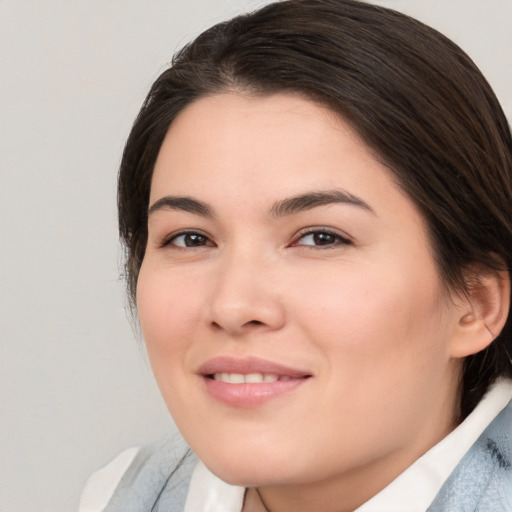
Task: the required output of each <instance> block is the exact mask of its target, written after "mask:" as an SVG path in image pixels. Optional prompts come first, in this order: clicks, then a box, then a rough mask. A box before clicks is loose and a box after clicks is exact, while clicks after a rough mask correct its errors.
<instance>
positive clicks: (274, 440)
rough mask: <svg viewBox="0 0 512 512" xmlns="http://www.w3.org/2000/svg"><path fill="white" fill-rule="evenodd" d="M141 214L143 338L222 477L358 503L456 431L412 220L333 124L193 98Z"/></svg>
mask: <svg viewBox="0 0 512 512" xmlns="http://www.w3.org/2000/svg"><path fill="white" fill-rule="evenodd" d="M150 205H151V206H150V211H149V220H148V230H149V235H148V244H147V249H146V254H145V257H144V261H143V263H142V268H141V271H140V277H139V282H138V310H139V315H140V322H141V325H142V330H143V334H144V338H145V341H146V344H147V349H148V353H149V357H150V360H151V364H152V367H153V370H154V373H155V376H156V379H157V381H158V384H159V386H160V389H161V391H162V394H163V396H164V399H165V401H166V403H167V405H168V407H169V410H170V412H171V414H172V416H173V418H174V420H175V421H176V424H177V425H178V427H179V429H180V430H181V432H182V433H183V435H184V437H185V438H186V440H187V441H188V443H189V444H190V446H191V447H192V449H193V450H194V451H195V452H196V453H197V454H198V455H199V457H200V458H201V459H202V460H203V461H204V462H205V464H206V465H207V466H208V467H209V468H210V469H211V470H213V471H214V472H215V473H216V474H217V475H219V476H220V477H221V478H223V479H224V480H226V481H228V482H231V483H237V484H241V485H260V486H262V487H263V486H286V485H295V484H305V483H308V482H309V483H311V482H315V481H320V480H324V481H328V480H332V479H339V480H340V481H342V479H345V480H344V481H347V478H348V479H349V480H350V479H352V480H351V481H352V483H353V484H357V485H356V487H355V488H357V489H358V491H357V492H359V490H360V489H366V488H368V486H370V487H371V486H372V485H375V486H382V483H384V484H385V483H387V481H389V480H391V479H392V478H393V477H394V476H396V474H398V473H399V472H401V471H402V470H403V469H404V468H405V467H407V466H408V465H409V464H410V463H411V462H412V461H413V460H415V459H416V458H417V457H418V456H419V455H421V454H422V453H424V452H425V451H426V450H427V449H428V448H430V447H431V446H432V445H433V444H435V443H436V442H437V441H438V440H439V439H440V438H442V437H443V436H444V435H446V433H447V432H448V431H449V430H450V429H451V428H453V426H454V417H455V408H456V390H457V379H458V375H459V371H460V364H459V362H458V361H457V360H455V359H453V358H452V357H451V355H450V348H451V341H452V338H453V336H454V332H455V330H456V325H457V323H458V319H459V317H460V310H459V309H458V308H457V305H456V300H455V301H454V300H452V299H450V298H449V297H447V296H446V293H445V292H444V289H443V286H442V284H441V282H440V279H439V276H438V274H437V271H436V267H435V264H434V260H433V257H432V252H431V247H430V244H429V240H428V238H427V234H426V229H425V225H424V222H423V220H422V217H421V216H420V215H419V213H418V211H417V209H416V208H415V206H414V205H413V203H412V202H411V201H410V200H409V199H408V198H407V197H406V196H405V194H404V193H403V192H402V191H401V190H400V188H399V187H398V186H397V185H395V183H394V182H393V180H392V178H391V174H390V172H389V171H388V169H387V168H386V167H384V166H383V165H382V164H381V163H379V162H378V161H377V159H376V158H375V157H374V156H373V155H372V153H371V151H370V150H369V149H368V148H367V147H366V146H365V144H364V143H363V142H362V141H361V139H360V138H359V137H358V136H357V135H356V134H355V133H354V131H352V130H351V128H350V127H349V126H348V124H347V123H345V122H343V121H342V120H340V119H339V118H338V117H336V116H335V115H334V114H333V113H331V112H329V111H328V110H326V109H325V108H323V107H321V106H319V105H317V104H315V103H312V102H309V101H307V100H304V99H301V98H298V97H295V96H292V95H272V96H268V97H248V96H243V95H237V94H223V95H216V96H213V97H207V98H203V99H200V100H198V101H196V102H195V103H193V104H192V105H190V106H189V107H188V108H186V109H185V110H184V111H183V112H182V113H181V114H180V115H179V116H178V118H177V119H176V120H175V121H174V123H173V124H172V126H171V127H170V130H169V132H168V134H167V136H166V138H165V140H164V143H163V145H162V148H161V151H160V154H159V156H158V160H157V163H156V166H155V171H154V176H153V181H152V186H151V197H150ZM384 480H386V482H384ZM358 482H359V483H358ZM368 492H371V491H368Z"/></svg>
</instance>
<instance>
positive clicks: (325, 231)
mask: <svg viewBox="0 0 512 512" xmlns="http://www.w3.org/2000/svg"><path fill="white" fill-rule="evenodd" d="M310 235H328V236H329V237H332V238H334V239H336V241H335V242H333V243H327V244H299V243H298V242H300V241H301V240H304V238H306V237H307V236H310ZM342 245H352V240H350V239H349V238H347V237H346V236H343V235H341V234H340V233H338V232H337V231H335V230H333V229H329V228H323V227H314V228H306V229H304V230H302V231H301V232H300V233H299V236H298V237H297V238H296V240H295V241H294V242H293V243H292V246H293V247H297V246H302V247H308V248H322V249H333V248H335V247H339V246H342Z"/></svg>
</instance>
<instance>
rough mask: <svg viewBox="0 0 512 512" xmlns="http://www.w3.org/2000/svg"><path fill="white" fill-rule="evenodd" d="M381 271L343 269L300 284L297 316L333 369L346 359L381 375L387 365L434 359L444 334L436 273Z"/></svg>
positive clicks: (411, 267)
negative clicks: (371, 366)
mask: <svg viewBox="0 0 512 512" xmlns="http://www.w3.org/2000/svg"><path fill="white" fill-rule="evenodd" d="M402 263H403V262H402ZM385 269H386V270H385V271H382V269H381V267H380V266H378V267H377V268H375V267H372V266H371V265H367V266H364V267H362V266H361V267H359V268H356V267H355V266H354V267H351V266H347V267H346V268H343V269H341V270H340V269H337V272H332V273H329V276H328V277H327V276H324V277H323V278H322V277H321V276H318V275H317V276H314V277H313V278H312V279H310V280H308V281H307V282H303V284H302V286H303V289H302V290H301V293H299V294H297V296H298V297H300V300H299V301H297V302H296V303H295V307H296V308H297V310H300V314H296V315H295V316H296V317H297V318H299V319H300V320H299V321H300V322H301V324H302V326H303V329H305V330H307V331H308V335H309V338H311V339H314V340H315V341H316V343H318V344H319V345H321V346H322V347H323V349H324V350H325V351H326V352H327V353H329V354H330V356H331V359H332V357H334V360H333V361H334V363H333V364H335V365H339V364H342V365H345V364H346V361H347V355H350V356H351V358H354V359H355V360H356V361H354V359H352V361H351V363H354V362H357V365H358V368H361V366H363V365H364V366H370V365H373V366H374V367H375V368H378V369H379V371H380V370H382V371H384V368H386V365H394V364H397V365H398V364H399V363H400V365H401V366H403V364H404V362H406V360H407V358H408V357H409V355H410V357H411V359H415V360H418V356H419V355H420V354H421V355H422V356H423V355H425V356H426V357H432V358H435V357H437V354H436V343H439V344H440V342H441V337H442V336H443V334H442V333H443V332H444V333H446V332H447V330H446V329H445V327H446V326H445V325H443V321H442V317H443V315H442V310H444V309H446V305H445V304H443V302H444V301H443V299H440V291H439V288H440V287H439V284H438V279H437V276H436V273H435V269H430V268H429V267H427V268H425V267H423V272H421V273H420V272H418V271H417V268H416V266H415V265H411V264H410V265H409V266H407V265H404V264H402V266H401V267H400V268H398V266H396V265H395V267H393V265H391V264H390V265H386V266H385ZM438 348H440V345H439V347H438ZM415 364H417V363H415Z"/></svg>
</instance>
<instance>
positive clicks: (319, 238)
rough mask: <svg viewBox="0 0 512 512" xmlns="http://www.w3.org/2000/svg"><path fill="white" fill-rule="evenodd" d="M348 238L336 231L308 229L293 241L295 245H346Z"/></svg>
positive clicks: (348, 242) (348, 241)
mask: <svg viewBox="0 0 512 512" xmlns="http://www.w3.org/2000/svg"><path fill="white" fill-rule="evenodd" d="M350 243H351V242H350V240H348V239H347V238H344V237H342V236H341V235H339V234H337V233H332V232H330V231H321V230H317V231H310V232H308V233H304V234H303V235H302V236H301V237H300V238H299V239H298V240H297V242H296V243H295V245H306V246H311V247H316V246H322V245H324V246H329V245H330V246H333V245H334V246H338V245H346V244H350Z"/></svg>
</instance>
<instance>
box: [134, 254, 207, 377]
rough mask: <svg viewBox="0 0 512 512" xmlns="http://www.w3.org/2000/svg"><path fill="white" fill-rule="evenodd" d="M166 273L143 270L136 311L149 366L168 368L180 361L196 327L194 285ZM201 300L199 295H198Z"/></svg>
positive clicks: (156, 368) (138, 288)
mask: <svg viewBox="0 0 512 512" xmlns="http://www.w3.org/2000/svg"><path fill="white" fill-rule="evenodd" d="M168 274H169V273H166V272H161V271H154V270H152V269H151V268H147V267H145V266H144V264H143V266H142V268H141V272H140V275H139V280H138V283H137V310H138V314H139V320H140V325H141V328H142V333H143V336H144V340H145V343H146V347H147V351H148V355H149V358H150V360H151V364H152V366H153V368H154V370H155V374H156V377H157V379H158V377H159V376H158V375H157V371H158V367H159V364H160V363H162V364H163V365H164V366H167V365H168V364H169V363H171V364H172V363H173V362H177V361H178V360H179V357H177V356H179V353H180V352H181V351H182V350H184V349H185V348H186V345H187V340H189V339H190V337H191V336H190V334H191V330H192V329H193V327H194V325H197V311H198V310H199V307H198V304H197V297H198V294H200V292H199V291H198V290H196V289H194V287H193V286H192V285H191V283H193V282H194V281H190V280H187V279H177V278H176V277H172V276H171V275H168ZM199 296H200V295H199Z"/></svg>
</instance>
